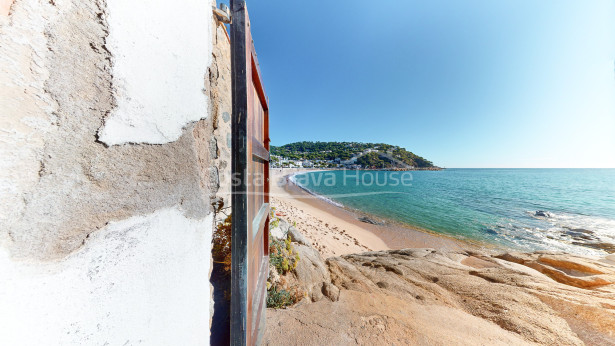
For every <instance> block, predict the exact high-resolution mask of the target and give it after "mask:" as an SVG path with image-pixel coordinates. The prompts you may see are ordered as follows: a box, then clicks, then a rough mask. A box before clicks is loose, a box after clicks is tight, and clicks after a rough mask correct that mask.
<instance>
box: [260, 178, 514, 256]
mask: <svg viewBox="0 0 615 346" xmlns="http://www.w3.org/2000/svg"><path fill="white" fill-rule="evenodd" d="M317 171H327V170H324V169H279V168H278V169H272V172H271V173H272V174H271V176H272V179H273V180H272V182H273V184H271V186H272V189H271V192H273V196H272V205H273V206H274V207H276V212H282V214H283V215H282V216H280V217H282V218H285V219H287V221H288V222H290V223H291V224H292V223H293V221H295V222H296V223H297V226H296V227H297V228H298V229H299V231H301V233H303V234H304V235H305V236H306V237H307V238H308V239H310V241H312V242H313V243H314V247H315V248H316V249H317V250H318V251H319V252H320V253H321V255H322V256H323V257H324V258H328V257H332V256H340V255H345V254H351V253H357V252H365V251H375V250H398V249H405V248H434V249H437V250H444V251H450V250H469V251H477V250H478V251H482V252H501V251H505V249H500V248H497V247H495V246H493V247H490V246H489V245H490V244H479V243H473V242H470V241H466V240H462V239H456V238H453V237H450V236H446V235H441V234H436V233H432V232H429V231H424V230H420V229H416V228H412V227H409V226H407V225H402V224H396V223H393V222H390V221H391V220H387V221H389V222H386V223H384V224H382V225H380V224H371V223H366V222H363V221H361V220H360V219H359V218H361V217H368V218H369V219H382V218H380V217H377V216H374V215H370V214H369V213H365V212H362V211H355V210H350V209H349V208H347V207H344V206H343V205H340V204H339V203H336V202H329V201H328V200H327V198H326V197H324V196H320V195H318V194H316V193H313V192H311V191H309V190H307V189H305V188H304V187H301V186H299V185H298V184H295V183H294V181H293V179H292V176H294V175H296V174H301V173H306V172H317ZM280 182H282V184H281V185H282V186H280ZM498 250H500V251H498Z"/></svg>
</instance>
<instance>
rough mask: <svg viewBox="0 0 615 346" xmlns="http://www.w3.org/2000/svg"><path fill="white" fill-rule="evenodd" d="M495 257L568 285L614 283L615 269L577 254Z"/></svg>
mask: <svg viewBox="0 0 615 346" xmlns="http://www.w3.org/2000/svg"><path fill="white" fill-rule="evenodd" d="M496 258H500V259H503V260H506V261H510V262H515V263H518V264H522V265H524V266H527V267H530V268H532V269H535V270H537V271H538V272H540V273H543V274H545V275H546V276H548V277H550V278H551V279H553V280H555V281H557V282H560V283H563V284H566V285H570V286H575V287H580V288H593V287H598V286H605V285H610V284H612V283H615V269H613V268H610V269H609V268H606V267H604V266H603V265H601V264H600V262H599V261H594V260H591V259H587V258H583V257H579V256H573V255H568V254H561V253H560V254H558V253H553V252H544V251H541V252H535V253H529V254H526V253H507V254H504V255H500V256H496Z"/></svg>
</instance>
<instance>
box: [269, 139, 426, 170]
mask: <svg viewBox="0 0 615 346" xmlns="http://www.w3.org/2000/svg"><path fill="white" fill-rule="evenodd" d="M270 151H271V154H272V155H275V156H281V157H284V158H288V159H291V160H311V161H330V160H336V159H339V160H341V161H345V160H349V159H351V158H352V157H356V164H359V165H361V166H362V167H363V168H404V167H408V166H412V167H416V168H432V167H434V165H433V163H432V162H431V161H429V160H427V159H425V158H423V157H420V156H418V155H416V154H414V153H412V152H410V151H407V150H406V149H404V148H401V147H398V146H395V145H390V144H384V143H359V142H296V143H290V144H286V145H282V146H279V147H276V146H272V147H271V148H270Z"/></svg>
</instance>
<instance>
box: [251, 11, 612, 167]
mask: <svg viewBox="0 0 615 346" xmlns="http://www.w3.org/2000/svg"><path fill="white" fill-rule="evenodd" d="M614 3H615V2H613V1H606V0H605V1H601V0H592V1H567V0H563V1H562V0H557V1H555V0H548V1H545V0H541V1H535V0H533V1H527V0H515V1H509V0H506V1H493V0H465V1H454V0H449V1H441V0H425V1H395V2H374V1H363V0H353V1H350V0H340V1H328V2H320V1H289V0H262V1H248V9H249V13H250V18H251V21H252V33H253V37H254V41H255V45H256V48H257V53H258V56H259V62H260V64H261V70H262V73H263V78H264V82H265V86H266V90H267V94H268V96H269V99H270V119H271V120H270V129H271V139H272V144H273V145H281V144H286V143H290V142H295V141H301V140H313V141H361V142H385V143H390V144H394V145H399V146H402V147H405V148H407V149H408V150H410V151H413V152H414V153H416V154H418V155H421V156H424V157H426V158H428V159H430V160H432V161H433V162H434V163H435V164H437V165H440V166H444V167H615V64H614V62H615V4H614Z"/></svg>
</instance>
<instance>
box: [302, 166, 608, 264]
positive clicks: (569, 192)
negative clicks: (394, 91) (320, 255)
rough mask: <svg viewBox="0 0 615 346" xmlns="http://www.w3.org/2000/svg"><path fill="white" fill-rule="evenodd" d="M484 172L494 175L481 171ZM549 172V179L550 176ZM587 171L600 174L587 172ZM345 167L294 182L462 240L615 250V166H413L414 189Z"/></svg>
mask: <svg viewBox="0 0 615 346" xmlns="http://www.w3.org/2000/svg"><path fill="white" fill-rule="evenodd" d="M481 170H482V171H488V172H489V173H490V174H480V171H481ZM541 170H542V174H547V176H542V175H541ZM346 171H347V172H348V171H350V170H346ZM582 171H591V172H592V174H589V175H586V176H582V175H579V173H580V172H582ZM327 172H330V173H332V174H334V175H337V176H332V177H329V178H334V179H333V180H334V184H331V182H330V181H331V180H329V184H324V179H325V177H324V176H321V177H318V175H324V174H326V173H327ZM341 172H344V170H336V169H333V170H326V169H324V170H313V171H308V172H297V173H295V174H294V178H292V180H293V181H294V182H295V183H297V185H299V186H300V187H301V188H303V189H305V190H307V191H308V192H310V193H312V194H315V195H317V196H320V197H321V198H323V199H325V200H327V201H329V202H331V203H333V204H334V205H336V206H338V207H344V208H349V209H352V210H356V211H359V212H361V213H365V214H369V215H372V216H373V217H375V218H376V219H378V218H380V219H381V221H384V222H394V223H401V224H405V225H407V226H409V227H411V228H416V229H422V230H426V231H429V232H434V233H438V234H442V235H445V236H450V237H453V238H456V239H459V240H465V241H479V242H483V243H487V244H490V245H495V246H496V247H499V248H502V249H505V250H511V249H512V250H518V251H536V250H552V251H563V252H569V253H573V254H579V255H586V256H603V255H606V254H609V253H613V252H615V187H613V186H615V184H610V185H611V186H609V182H613V181H615V169H613V168H447V169H445V170H441V171H407V173H409V174H410V175H412V180H411V181H412V183H411V184H409V185H408V186H401V185H397V186H391V184H387V185H383V182H384V177H383V176H382V174H391V173H393V172H394V171H387V170H358V171H356V172H357V173H358V174H359V177H360V178H357V179H356V180H365V181H366V182H369V180H368V179H367V178H366V179H363V177H362V174H367V173H368V172H374V174H377V175H378V174H380V175H381V176H380V177H374V178H375V179H381V181H380V184H379V185H380V186H377V185H376V184H375V183H374V184H371V185H370V184H367V186H366V185H365V184H358V185H357V184H356V183H352V184H349V182H350V181H351V179H352V177H351V175H350V173H348V175H347V177H345V178H344V176H342V175H341V174H342V173H341ZM351 172H352V171H351ZM447 172H448V173H447ZM465 172H468V173H470V172H471V174H472V175H474V176H473V177H472V176H467V175H465V174H463V173H465ZM494 172H497V173H499V174H493V173H494ZM507 172H508V173H509V174H507ZM513 172H514V174H512V175H511V173H513ZM548 172H552V173H548ZM567 172H569V173H568V174H566V173H567ZM396 173H400V172H396ZM485 173H487V172H485ZM532 173H536V174H539V175H538V176H534V175H533V174H532ZM575 173H576V174H575ZM353 174H354V173H353ZM477 174H478V175H477ZM584 179H585V180H584ZM344 180H345V181H346V183H345V184H344ZM477 180H479V181H477ZM318 181H320V182H321V183H320V184H317V183H316V182H318ZM352 181H353V182H355V180H352ZM584 181H585V183H584ZM545 184H549V185H548V186H545ZM541 185H542V187H541ZM498 186H500V187H499V188H498ZM494 189H496V190H497V191H496V190H494ZM537 193H538V194H539V196H537V195H536V194H537ZM565 196H570V197H569V198H567V197H565Z"/></svg>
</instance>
